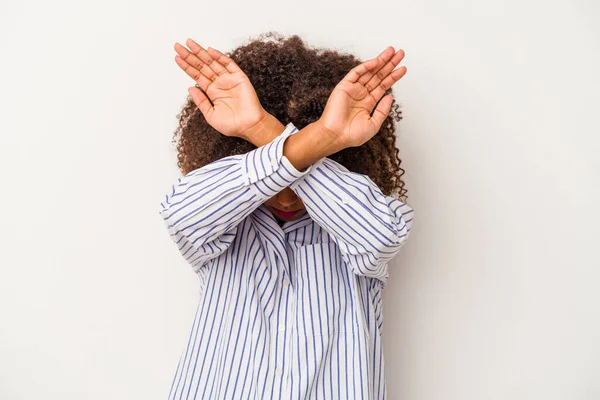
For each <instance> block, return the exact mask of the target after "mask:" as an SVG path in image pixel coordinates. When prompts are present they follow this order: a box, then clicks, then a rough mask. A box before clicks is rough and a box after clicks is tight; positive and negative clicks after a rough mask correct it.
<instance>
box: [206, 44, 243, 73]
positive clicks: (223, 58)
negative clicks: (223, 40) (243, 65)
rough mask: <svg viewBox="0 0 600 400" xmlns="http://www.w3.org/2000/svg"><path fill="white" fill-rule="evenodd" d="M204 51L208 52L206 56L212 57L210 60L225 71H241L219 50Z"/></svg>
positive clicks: (209, 49) (210, 48)
mask: <svg viewBox="0 0 600 400" xmlns="http://www.w3.org/2000/svg"><path fill="white" fill-rule="evenodd" d="M206 51H207V52H208V54H210V55H211V56H212V58H214V59H215V60H217V62H218V63H220V64H221V65H223V66H224V67H225V69H227V71H229V72H242V70H241V69H240V67H239V66H238V65H237V64H236V63H235V61H233V60H232V59H231V58H229V57H227V56H226V55H225V54H223V53H221V52H220V51H219V50H217V49H213V48H212V47H209V48H208V49H206Z"/></svg>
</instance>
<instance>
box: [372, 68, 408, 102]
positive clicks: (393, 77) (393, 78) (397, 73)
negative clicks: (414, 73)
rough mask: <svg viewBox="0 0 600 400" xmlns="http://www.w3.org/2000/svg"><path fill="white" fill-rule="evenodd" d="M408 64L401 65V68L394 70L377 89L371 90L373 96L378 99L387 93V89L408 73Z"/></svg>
mask: <svg viewBox="0 0 600 400" xmlns="http://www.w3.org/2000/svg"><path fill="white" fill-rule="evenodd" d="M406 70H407V68H406V65H403V66H401V67H400V68H398V69H396V70H394V71H392V73H390V74H389V75H388V76H387V77H386V78H385V79H384V80H383V81H381V83H379V85H377V87H376V88H375V89H373V90H372V91H371V93H370V94H371V96H373V98H374V99H375V101H378V100H379V98H380V97H381V96H383V94H384V93H385V91H386V90H388V89H389V88H391V87H392V86H393V85H394V83H396V82H398V80H400V78H402V77H403V76H404V75H405V74H406Z"/></svg>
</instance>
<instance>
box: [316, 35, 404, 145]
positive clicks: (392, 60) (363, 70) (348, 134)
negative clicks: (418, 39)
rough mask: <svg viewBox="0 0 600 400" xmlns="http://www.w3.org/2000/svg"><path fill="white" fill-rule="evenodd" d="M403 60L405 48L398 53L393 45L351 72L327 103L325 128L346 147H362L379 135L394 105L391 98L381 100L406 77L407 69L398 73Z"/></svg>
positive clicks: (324, 112)
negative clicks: (386, 92) (387, 91)
mask: <svg viewBox="0 0 600 400" xmlns="http://www.w3.org/2000/svg"><path fill="white" fill-rule="evenodd" d="M403 58H404V51H403V50H402V49H400V50H398V51H397V52H394V48H393V47H392V46H390V47H388V48H387V49H385V50H384V51H383V52H382V53H381V54H379V56H377V57H376V58H373V59H371V60H368V61H365V62H363V63H362V64H360V65H358V66H356V67H355V68H353V69H352V70H350V72H348V74H346V76H345V77H344V78H343V79H342V80H341V81H340V83H338V84H337V86H336V87H335V88H334V90H333V92H332V93H331V95H330V96H329V99H328V100H327V104H326V105H325V109H324V110H323V114H322V116H321V118H320V119H319V122H320V123H321V125H322V127H323V128H325V129H326V130H327V131H329V132H330V133H331V134H332V135H334V136H336V137H337V138H338V140H339V141H340V142H343V143H344V144H345V145H346V147H356V146H360V145H362V144H363V143H365V142H367V141H368V140H369V139H371V138H372V137H373V136H375V134H376V133H377V132H378V131H379V129H380V127H381V124H382V123H383V121H384V120H385V118H386V117H387V115H388V113H389V112H390V109H391V106H392V96H391V95H386V96H385V97H383V98H382V99H381V101H379V99H380V98H381V97H382V96H383V94H384V93H385V91H386V90H387V89H389V88H390V87H392V85H393V84H394V83H396V82H397V81H398V80H399V79H400V78H402V77H403V76H404V74H406V67H404V66H403V67H400V68H398V69H396V70H394V68H395V67H396V66H397V65H398V64H399V63H400V61H401V60H402V59H403ZM378 101H379V104H377V102H378ZM376 104H377V108H375V111H374V112H373V115H372V116H371V112H372V111H373V108H374V107H375V105H376Z"/></svg>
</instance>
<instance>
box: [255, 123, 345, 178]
mask: <svg viewBox="0 0 600 400" xmlns="http://www.w3.org/2000/svg"><path fill="white" fill-rule="evenodd" d="M284 128H285V126H284V125H283V123H281V122H280V121H279V120H278V119H277V118H275V117H274V116H273V115H271V114H269V113H266V114H265V117H264V118H263V119H262V120H261V121H260V122H259V123H257V124H256V125H255V126H253V127H252V128H251V129H250V130H249V131H248V132H246V134H245V135H244V139H245V140H247V141H248V142H250V143H252V144H253V145H255V146H256V147H260V146H264V145H265V144H267V143H270V142H271V141H273V139H275V138H276V137H277V136H278V135H279V134H280V133H281V132H282V131H283V129H284ZM343 148H345V146H344V145H343V144H341V143H340V142H339V140H338V139H337V138H336V135H334V134H333V133H332V132H330V131H328V130H327V129H326V128H325V127H323V125H322V124H321V123H320V121H319V120H317V121H315V122H313V123H310V124H308V125H307V126H306V127H304V128H303V129H301V130H300V131H298V132H296V133H295V134H293V135H291V136H290V137H289V138H288V139H287V140H286V141H285V143H284V147H283V155H285V156H286V157H287V158H288V160H289V161H290V162H291V163H292V165H294V167H295V168H296V169H298V170H299V171H302V170H304V169H305V168H306V167H308V166H309V165H311V164H313V163H314V162H316V161H318V160H320V159H321V158H323V157H327V156H329V155H331V154H333V153H336V152H338V151H340V150H342V149H343Z"/></svg>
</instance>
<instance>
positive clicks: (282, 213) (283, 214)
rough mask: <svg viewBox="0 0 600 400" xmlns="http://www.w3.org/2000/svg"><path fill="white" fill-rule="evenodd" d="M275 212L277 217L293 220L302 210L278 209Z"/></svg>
mask: <svg viewBox="0 0 600 400" xmlns="http://www.w3.org/2000/svg"><path fill="white" fill-rule="evenodd" d="M274 210H275V212H276V213H277V215H279V216H280V217H283V218H291V217H293V216H294V215H296V214H297V213H298V211H300V210H296V211H281V210H278V209H276V208H274Z"/></svg>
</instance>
